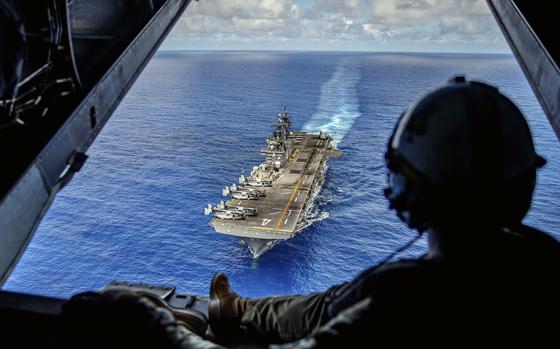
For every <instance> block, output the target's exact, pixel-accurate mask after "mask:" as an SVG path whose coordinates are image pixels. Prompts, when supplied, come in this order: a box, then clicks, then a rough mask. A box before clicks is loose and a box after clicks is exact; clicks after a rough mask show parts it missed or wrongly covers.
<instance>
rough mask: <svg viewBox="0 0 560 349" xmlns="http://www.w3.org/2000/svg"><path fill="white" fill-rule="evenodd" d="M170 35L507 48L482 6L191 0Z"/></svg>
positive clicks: (416, 0)
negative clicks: (309, 3) (197, 0)
mask: <svg viewBox="0 0 560 349" xmlns="http://www.w3.org/2000/svg"><path fill="white" fill-rule="evenodd" d="M172 36H175V37H176V38H178V37H181V38H182V39H183V40H185V41H186V42H191V43H192V42H197V43H201V42H214V43H216V44H219V42H220V40H222V41H227V42H230V43H233V42H235V41H236V40H237V41H238V42H239V43H242V44H243V45H245V46H246V45H247V44H251V43H252V44H254V45H256V46H258V44H259V43H268V44H269V46H271V45H272V46H274V44H275V43H281V44H282V48H286V47H287V46H286V45H288V46H289V44H290V43H300V46H301V45H302V44H303V45H304V47H305V45H306V43H309V45H310V46H313V45H319V46H323V47H326V48H328V47H329V45H331V46H332V47H333V49H336V48H337V47H339V46H340V45H341V44H343V45H344V47H352V45H355V46H356V47H374V46H375V45H377V46H379V44H383V45H385V46H389V47H390V46H391V45H394V46H395V47H397V48H398V46H399V45H401V46H402V45H403V44H406V43H414V45H422V44H426V45H433V44H436V45H444V44H445V45H454V44H461V45H463V46H464V44H472V45H475V46H476V45H478V46H480V45H482V46H484V45H488V46H492V45H494V46H495V47H501V48H504V47H505V46H504V44H503V40H502V38H501V34H500V33H499V31H498V29H497V26H496V24H495V23H494V20H493V18H492V17H491V15H490V12H489V10H488V8H487V6H486V4H485V2H484V0H314V2H313V3H312V4H311V5H308V6H304V5H303V4H302V3H301V0H200V1H199V2H194V1H193V2H192V4H191V5H190V6H189V8H188V9H187V12H186V14H185V15H184V16H183V18H182V19H181V20H180V21H179V23H178V25H177V26H176V28H175V29H174V31H173V34H172ZM175 41H176V42H177V40H175ZM245 46H243V47H245Z"/></svg>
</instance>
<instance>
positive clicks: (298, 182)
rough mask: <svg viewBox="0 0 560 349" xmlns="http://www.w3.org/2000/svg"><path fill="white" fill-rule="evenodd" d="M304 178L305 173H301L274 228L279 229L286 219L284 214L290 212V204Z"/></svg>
mask: <svg viewBox="0 0 560 349" xmlns="http://www.w3.org/2000/svg"><path fill="white" fill-rule="evenodd" d="M306 167H307V166H306ZM302 172H305V171H302ZM302 178H303V173H302V174H301V175H299V179H298V181H297V183H296V187H295V188H294V190H293V191H292V195H291V196H290V199H289V200H288V202H287V203H286V206H284V211H282V215H281V216H280V219H279V220H278V222H277V223H276V227H274V229H276V230H279V228H280V224H282V221H283V220H284V216H285V215H286V212H288V208H290V205H291V204H292V200H293V199H294V196H295V195H296V193H297V191H298V188H299V185H300V184H301V179H302Z"/></svg>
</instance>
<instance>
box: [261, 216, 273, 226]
mask: <svg viewBox="0 0 560 349" xmlns="http://www.w3.org/2000/svg"><path fill="white" fill-rule="evenodd" d="M270 221H271V220H270V219H268V218H263V221H262V223H261V225H262V226H265V225H267V224H268V223H270Z"/></svg>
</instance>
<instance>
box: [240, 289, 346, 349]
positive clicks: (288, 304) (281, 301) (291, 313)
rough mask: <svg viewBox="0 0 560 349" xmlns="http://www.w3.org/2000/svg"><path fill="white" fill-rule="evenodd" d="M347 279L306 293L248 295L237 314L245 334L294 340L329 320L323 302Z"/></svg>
mask: <svg viewBox="0 0 560 349" xmlns="http://www.w3.org/2000/svg"><path fill="white" fill-rule="evenodd" d="M346 285H347V283H344V284H341V285H337V286H334V287H331V288H330V289H328V290H327V291H326V292H318V293H312V294H310V295H306V296H285V297H267V298H262V299H255V300H252V299H249V300H248V301H247V308H246V310H245V312H244V313H243V315H242V317H241V327H242V328H246V329H247V332H248V334H251V335H256V336H258V337H265V338H267V339H271V340H280V341H294V340H297V339H300V338H303V337H305V336H306V335H308V334H310V333H311V332H313V331H314V330H315V329H317V328H319V327H320V326H322V325H324V324H325V323H327V322H328V321H329V320H330V315H329V314H328V312H327V305H328V304H329V302H330V300H331V299H332V298H333V297H335V295H336V294H338V293H340V292H341V290H342V289H344V288H345V286H346Z"/></svg>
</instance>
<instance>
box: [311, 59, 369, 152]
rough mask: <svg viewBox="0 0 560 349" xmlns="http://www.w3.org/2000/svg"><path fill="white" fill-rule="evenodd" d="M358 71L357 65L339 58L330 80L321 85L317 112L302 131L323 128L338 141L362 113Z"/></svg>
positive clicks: (337, 142)
mask: <svg viewBox="0 0 560 349" xmlns="http://www.w3.org/2000/svg"><path fill="white" fill-rule="evenodd" d="M360 78H361V73H360V70H359V68H358V67H356V66H355V65H352V64H351V63H350V64H349V62H346V61H344V60H343V61H341V62H340V63H339V64H338V65H337V66H336V68H335V71H334V73H333V75H332V76H331V78H330V79H329V81H327V82H326V83H324V84H323V86H321V97H320V100H319V106H318V107H317V111H316V112H315V114H313V116H312V117H311V119H310V120H309V121H308V122H307V123H306V124H305V125H303V131H305V132H319V131H323V132H326V133H328V134H330V135H331V137H333V143H334V144H335V145H337V144H339V143H340V142H341V141H342V140H343V139H344V136H346V134H347V133H348V131H349V130H350V129H351V128H352V125H354V122H355V121H356V119H357V118H358V117H360V116H361V113H360V104H359V100H358V92H357V85H358V82H359V81H360Z"/></svg>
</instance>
